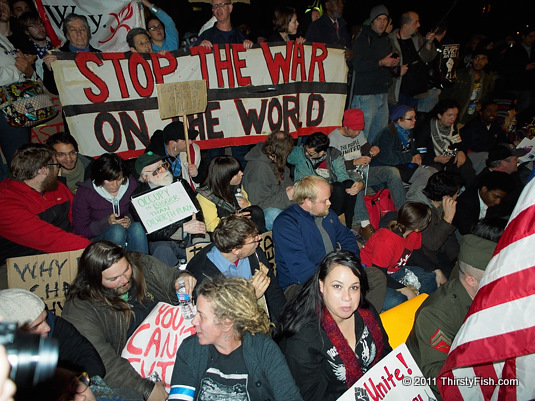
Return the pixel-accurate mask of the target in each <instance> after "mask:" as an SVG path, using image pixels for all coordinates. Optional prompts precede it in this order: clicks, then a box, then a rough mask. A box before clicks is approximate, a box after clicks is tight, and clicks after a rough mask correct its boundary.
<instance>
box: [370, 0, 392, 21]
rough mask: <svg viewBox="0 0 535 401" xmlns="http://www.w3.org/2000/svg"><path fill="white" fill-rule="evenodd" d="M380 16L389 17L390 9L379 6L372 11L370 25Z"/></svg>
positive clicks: (382, 5)
mask: <svg viewBox="0 0 535 401" xmlns="http://www.w3.org/2000/svg"><path fill="white" fill-rule="evenodd" d="M380 15H386V16H387V17H389V16H390V15H389V13H388V8H386V7H385V5H384V4H379V5H378V6H375V7H374V8H372V9H371V11H370V23H372V22H373V20H374V19H375V18H377V17H378V16H380Z"/></svg>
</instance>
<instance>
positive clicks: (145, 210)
mask: <svg viewBox="0 0 535 401" xmlns="http://www.w3.org/2000/svg"><path fill="white" fill-rule="evenodd" d="M132 204H133V205H134V208H135V209H136V212H137V214H138V215H139V218H140V219H141V222H142V223H143V226H144V227H145V229H146V230H147V233H149V234H150V233H153V232H154V231H157V230H159V229H161V228H164V227H167V226H168V225H170V224H173V223H175V222H177V221H180V220H182V219H185V218H186V217H189V216H191V215H192V214H193V213H197V212H198V210H197V208H196V207H195V205H194V204H193V202H192V201H191V199H190V197H189V196H188V194H187V192H186V190H185V189H184V187H183V186H182V184H181V183H180V181H177V182H175V183H173V184H171V185H167V186H165V187H158V188H156V189H154V190H152V191H150V192H147V193H146V194H143V195H139V196H137V197H135V198H132Z"/></svg>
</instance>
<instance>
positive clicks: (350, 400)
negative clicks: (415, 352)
mask: <svg viewBox="0 0 535 401" xmlns="http://www.w3.org/2000/svg"><path fill="white" fill-rule="evenodd" d="M434 379H435V378H434ZM434 379H428V378H425V377H423V374H422V372H421V371H420V368H419V367H418V365H416V362H415V361H414V358H413V357H412V355H411V353H410V352H409V349H408V348H407V346H406V345H405V344H401V345H400V346H399V347H397V348H396V349H395V350H393V351H392V352H391V353H390V354H388V355H387V356H386V357H384V358H383V359H381V360H380V361H379V362H378V363H377V364H376V365H375V366H374V367H373V368H371V369H370V370H368V371H367V372H366V374H365V375H364V376H362V377H361V378H360V380H359V381H357V382H356V383H355V384H354V385H353V386H352V387H351V388H350V389H349V390H347V391H346V392H345V393H344V394H343V395H342V396H341V397H340V398H338V400H337V401H379V400H381V401H398V400H416V401H427V400H434V399H435V396H434V394H433V391H431V389H430V388H429V385H428V383H430V381H431V380H434Z"/></svg>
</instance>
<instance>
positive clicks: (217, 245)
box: [188, 215, 286, 325]
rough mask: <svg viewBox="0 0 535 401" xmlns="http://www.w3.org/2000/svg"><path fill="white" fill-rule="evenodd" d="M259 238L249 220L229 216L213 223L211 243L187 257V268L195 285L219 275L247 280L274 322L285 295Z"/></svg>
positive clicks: (282, 305) (276, 320)
mask: <svg viewBox="0 0 535 401" xmlns="http://www.w3.org/2000/svg"><path fill="white" fill-rule="evenodd" d="M261 239H262V237H261V236H260V235H259V234H258V228H257V227H256V225H255V224H254V223H253V222H252V221H251V220H249V219H247V218H245V217H240V216H236V215H231V216H228V217H226V218H224V219H222V220H221V222H220V223H219V225H218V226H217V227H216V229H215V231H214V235H213V241H214V243H213V244H210V245H208V246H206V247H204V248H203V249H202V250H201V251H200V252H199V253H198V254H196V255H195V256H194V257H193V259H191V260H190V262H189V263H188V271H189V272H190V273H191V274H193V276H194V277H195V278H196V279H197V284H198V285H199V284H201V283H202V282H203V280H204V279H206V278H214V277H217V276H220V275H223V276H225V277H241V278H244V279H247V280H250V282H251V284H252V285H253V287H254V289H255V295H256V298H257V299H258V300H259V302H260V303H261V304H265V306H266V311H267V312H268V316H269V319H270V320H271V321H272V322H273V323H274V324H275V325H277V323H278V321H279V315H280V313H281V311H282V308H283V307H284V304H285V303H286V298H285V297H284V293H283V292H282V288H281V286H280V285H279V282H278V281H277V279H276V278H275V275H274V274H273V269H272V268H271V266H270V263H269V261H268V260H267V258H266V255H265V254H264V252H263V251H262V249H261V248H259V247H258V244H259V242H260V241H261Z"/></svg>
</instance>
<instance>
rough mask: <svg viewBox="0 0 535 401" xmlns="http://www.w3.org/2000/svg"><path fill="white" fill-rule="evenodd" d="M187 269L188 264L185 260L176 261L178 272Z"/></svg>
mask: <svg viewBox="0 0 535 401" xmlns="http://www.w3.org/2000/svg"><path fill="white" fill-rule="evenodd" d="M187 267H188V264H187V262H186V259H180V260H179V261H178V270H186V268H187Z"/></svg>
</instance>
